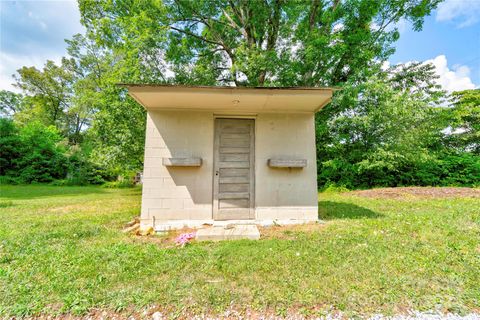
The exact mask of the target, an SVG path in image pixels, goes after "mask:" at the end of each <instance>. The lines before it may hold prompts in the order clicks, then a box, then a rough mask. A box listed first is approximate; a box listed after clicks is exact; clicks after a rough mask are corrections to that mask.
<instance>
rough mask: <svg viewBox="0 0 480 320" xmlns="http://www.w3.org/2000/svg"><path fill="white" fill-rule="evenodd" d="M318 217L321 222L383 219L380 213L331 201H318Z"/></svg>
mask: <svg viewBox="0 0 480 320" xmlns="http://www.w3.org/2000/svg"><path fill="white" fill-rule="evenodd" d="M318 216H319V218H320V219H321V220H334V219H374V218H381V217H383V215H382V214H380V213H377V212H375V211H372V210H370V209H367V208H364V207H360V206H357V205H355V204H351V203H345V202H333V201H319V202H318Z"/></svg>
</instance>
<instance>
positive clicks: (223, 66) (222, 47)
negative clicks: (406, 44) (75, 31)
mask: <svg viewBox="0 0 480 320" xmlns="http://www.w3.org/2000/svg"><path fill="white" fill-rule="evenodd" d="M439 2H440V0H346V1H340V0H331V1H326V0H312V1H285V0H264V1H248V0H197V1H188V0H165V2H164V3H162V2H161V1H142V0H139V1H135V0H115V1H113V0H112V1H94V0H80V11H81V14H82V22H83V24H84V25H85V26H86V27H87V30H89V32H90V35H92V36H93V37H94V38H95V39H96V40H97V41H98V43H100V44H101V45H105V46H108V47H110V48H115V49H117V50H123V52H124V55H125V56H127V55H128V56H129V57H131V58H133V59H134V60H136V61H139V62H140V64H139V65H141V66H143V67H144V68H143V69H144V70H145V69H146V70H150V71H149V72H148V73H146V74H147V75H150V76H151V77H147V78H144V80H145V81H147V82H155V81H157V82H158V81H166V80H168V77H167V76H168V72H167V70H166V68H167V67H168V68H170V69H171V71H173V72H174V73H175V75H174V77H172V79H171V81H174V82H177V83H194V84H204V85H207V84H235V85H248V86H265V85H279V86H319V85H337V84H339V83H343V82H345V81H347V80H348V79H350V78H351V77H353V76H356V75H359V74H362V73H363V72H364V71H365V69H366V68H367V67H368V66H369V65H370V64H371V63H372V61H374V60H375V59H376V60H384V59H386V58H387V57H388V56H389V55H390V54H391V53H393V47H392V43H393V42H394V41H395V40H397V39H398V37H399V34H398V30H397V29H396V27H395V23H397V22H399V21H400V20H401V19H405V20H408V21H410V22H411V23H412V25H413V28H414V29H415V30H420V29H421V27H422V23H423V18H424V17H425V16H426V15H428V14H429V13H430V12H431V11H432V10H433V9H434V8H435V7H436V5H437V4H438V3H439ZM151 62H154V63H153V64H152V63H151Z"/></svg>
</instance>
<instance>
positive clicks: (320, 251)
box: [0, 185, 480, 318]
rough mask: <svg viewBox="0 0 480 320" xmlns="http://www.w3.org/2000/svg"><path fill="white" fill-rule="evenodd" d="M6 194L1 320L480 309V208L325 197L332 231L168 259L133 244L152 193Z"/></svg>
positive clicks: (217, 246) (322, 202)
mask: <svg viewBox="0 0 480 320" xmlns="http://www.w3.org/2000/svg"><path fill="white" fill-rule="evenodd" d="M0 187H1V193H0V318H1V317H5V316H11V315H17V316H21V315H32V314H34V315H35V314H40V313H44V314H45V313H46V314H58V313H73V314H83V313H85V312H88V310H90V309H92V308H99V309H104V310H113V311H117V312H132V311H135V310H141V309H142V308H143V307H145V306H151V305H156V306H162V307H163V308H165V309H167V310H169V311H171V312H172V314H173V315H174V314H176V313H177V314H178V312H182V311H185V310H186V311H188V312H191V313H201V312H208V313H211V314H216V313H218V312H222V311H224V310H225V309H227V308H229V307H230V306H231V305H233V306H234V307H235V308H236V309H238V310H243V309H244V308H246V306H247V305H248V306H249V308H251V309H253V310H257V311H260V312H262V311H265V310H269V311H271V312H275V313H277V314H279V315H284V314H286V313H287V312H292V310H294V311H295V312H300V313H302V314H306V315H318V314H321V313H322V312H327V311H328V310H332V309H333V310H341V311H343V312H345V313H346V314H349V315H366V314H371V313H383V314H392V313H401V312H404V311H405V310H408V309H415V310H427V309H430V310H431V309H438V308H441V310H443V311H445V312H455V313H466V312H470V311H477V312H478V311H479V308H480V198H476V199H475V198H445V199H426V198H414V197H405V198H400V199H371V198H365V197H359V196H355V195H352V194H351V193H321V194H319V206H320V217H321V218H322V219H323V220H324V221H325V224H324V225H323V226H320V227H318V228H313V230H311V231H307V230H304V231H291V230H287V231H284V232H285V233H288V237H282V235H281V234H279V239H271V238H268V239H263V240H260V241H246V240H244V241H231V242H220V243H208V242H207V243H194V244H192V245H189V246H187V247H185V248H174V249H172V248H170V249H168V248H163V247H162V246H160V245H159V244H156V243H155V242H148V241H145V239H144V238H139V237H135V236H131V235H125V234H123V233H122V232H121V229H122V226H123V225H124V223H125V222H127V221H129V220H131V219H132V218H133V217H134V216H137V215H138V213H139V207H140V193H141V191H140V189H115V190H113V189H105V188H98V187H53V186H38V185H37V186H35V185H32V186H0ZM279 233H281V231H279Z"/></svg>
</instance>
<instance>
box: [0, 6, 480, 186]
mask: <svg viewBox="0 0 480 320" xmlns="http://www.w3.org/2000/svg"><path fill="white" fill-rule="evenodd" d="M439 2H440V0H311V1H301V0H299V1H296V0H295V1H290V0H288V1H287V0H262V1H260V0H197V1H188V0H163V1H162V0H105V1H96V0H79V3H78V4H79V9H80V14H81V23H82V24H83V25H84V26H85V28H86V33H85V34H83V35H81V34H77V35H75V36H73V37H72V38H71V39H68V40H66V42H67V51H68V56H67V57H64V58H63V59H62V60H61V62H60V63H58V64H55V63H54V62H52V61H46V63H45V65H44V67H43V68H42V69H37V68H35V67H29V66H25V67H23V68H21V69H19V70H18V72H17V75H16V76H15V82H16V86H17V88H18V89H19V90H20V91H21V93H13V92H8V91H1V92H0V114H1V116H2V117H3V118H11V119H13V122H8V121H7V122H3V123H2V130H4V131H5V132H6V133H8V134H6V136H7V137H8V138H7V140H6V141H7V142H8V143H6V144H5V148H3V149H2V150H1V151H2V152H3V153H4V154H7V155H11V156H7V157H3V158H2V159H0V161H2V163H8V164H9V166H11V168H20V162H19V161H11V160H12V159H10V158H12V157H14V156H16V157H17V158H18V157H20V158H22V157H26V156H27V155H28V153H25V152H24V151H22V150H24V149H22V148H23V147H21V146H22V141H25V140H22V139H23V138H22V139H20V138H19V137H20V136H22V137H26V136H27V135H28V134H27V133H28V132H34V133H35V134H33V133H32V135H30V136H34V137H36V136H38V135H41V134H45V135H46V136H47V137H46V138H45V141H49V142H48V143H43V144H42V146H41V148H40V149H41V150H40V149H39V150H36V151H35V154H37V155H42V154H48V153H49V152H50V154H53V153H54V154H57V153H62V154H63V157H62V156H58V157H56V159H60V160H59V161H60V162H62V161H63V162H64V164H63V165H60V166H57V167H55V165H56V164H55V165H53V163H51V164H52V166H51V167H52V168H62V169H61V170H60V171H61V172H63V176H64V177H65V176H68V177H70V178H71V177H77V178H78V179H77V178H75V179H77V180H78V181H80V180H81V181H84V182H85V181H96V182H95V183H97V182H99V181H102V179H108V177H112V176H114V175H116V174H119V173H122V172H134V171H136V170H141V168H142V162H143V148H144V139H145V137H144V134H145V111H144V110H143V108H142V107H141V106H140V105H139V104H138V103H136V102H135V101H134V100H133V99H131V98H130V97H129V96H128V95H127V93H126V90H125V89H124V88H121V87H119V86H118V84H119V83H150V84H151V83H158V84H162V83H169V84H189V85H232V86H279V87H289V86H308V87H319V86H338V87H340V88H341V90H340V91H338V92H337V93H336V94H335V96H334V98H333V101H332V103H331V104H330V105H328V106H327V107H325V108H324V109H323V110H322V111H321V112H320V113H319V114H317V117H316V131H317V155H318V168H319V170H318V172H319V177H318V180H319V185H320V186H325V185H329V184H339V185H345V186H348V187H352V188H356V187H369V186H377V185H389V186H392V185H408V184H421V185H426V184H429V185H438V184H463V185H476V184H480V178H479V177H480V171H479V170H480V160H479V157H480V156H479V152H480V151H479V150H480V146H479V143H478V141H480V136H479V134H480V133H479V132H480V131H479V129H480V128H479V118H478V114H480V111H479V106H480V101H479V100H480V96H479V90H467V91H463V92H457V93H453V95H451V96H449V95H448V94H446V93H445V92H443V91H442V90H441V89H440V88H439V86H438V85H437V84H436V79H435V73H434V69H433V66H431V65H427V64H423V63H408V64H403V65H397V66H392V67H391V68H389V69H384V68H382V64H383V62H385V61H386V60H387V59H388V57H389V56H390V55H391V54H392V53H393V52H394V50H395V49H394V45H395V41H396V40H397V39H398V38H399V36H400V34H399V32H398V29H397V24H398V23H399V22H400V21H407V22H408V24H409V25H410V26H411V27H412V28H413V29H414V30H415V31H420V30H421V29H422V25H423V21H424V18H425V17H426V16H427V15H429V14H430V13H431V12H432V10H434V9H435V8H436V6H437V5H438V3H439ZM33 123H35V126H33ZM41 126H43V128H41ZM52 132H55V137H54V135H53V134H51V133H52ZM57 137H60V138H61V139H57ZM17 138H18V139H17ZM53 146H55V147H53ZM56 146H58V148H57V147H56ZM42 150H43V151H42ZM52 150H53V151H52ZM52 152H53V153H52ZM9 157H10V158H9ZM36 159H38V160H39V161H40V160H41V161H43V160H42V159H44V158H42V157H40V156H39V157H37V158H36ZM62 159H63V160H62ZM28 161H30V160H26V161H25V162H22V163H23V164H22V165H23V166H26V165H27V164H28ZM15 166H16V167H15ZM12 170H13V171H12ZM14 171H15V170H14V169H11V170H10V171H9V172H14ZM5 172H6V171H4V172H3V173H2V174H6V173H5ZM31 172H37V171H35V170H33V171H31ZM89 172H94V173H93V175H91V176H90V177H89V178H88V179H87V178H85V179H81V178H79V177H87V176H88V173H89ZM97 173H98V174H97ZM42 175H43V178H42V177H40V178H39V179H40V180H42V179H43V180H49V179H53V178H55V179H56V178H58V177H59V176H58V175H57V176H55V175H51V174H50V173H49V175H44V174H43V173H42ZM60 176H61V175H60ZM25 177H26V176H25ZM25 179H26V180H28V181H35V179H36V178H35V177H34V174H33V175H30V176H29V177H28V178H27V177H26V178H25ZM43 180H42V181H43Z"/></svg>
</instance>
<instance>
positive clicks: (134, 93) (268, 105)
mask: <svg viewBox="0 0 480 320" xmlns="http://www.w3.org/2000/svg"><path fill="white" fill-rule="evenodd" d="M119 86H122V87H125V88H127V89H128V93H129V95H130V96H131V97H132V98H133V99H135V100H136V101H137V102H138V103H140V104H141V105H142V106H144V107H145V109H147V110H196V111H214V112H242V113H258V112H317V111H319V110H320V109H321V108H323V107H324V106H325V105H327V104H328V103H329V102H330V101H331V99H332V94H333V92H334V91H335V90H338V88H302V87H292V88H280V87H202V86H177V85H147V84H128V83H125V84H119Z"/></svg>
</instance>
